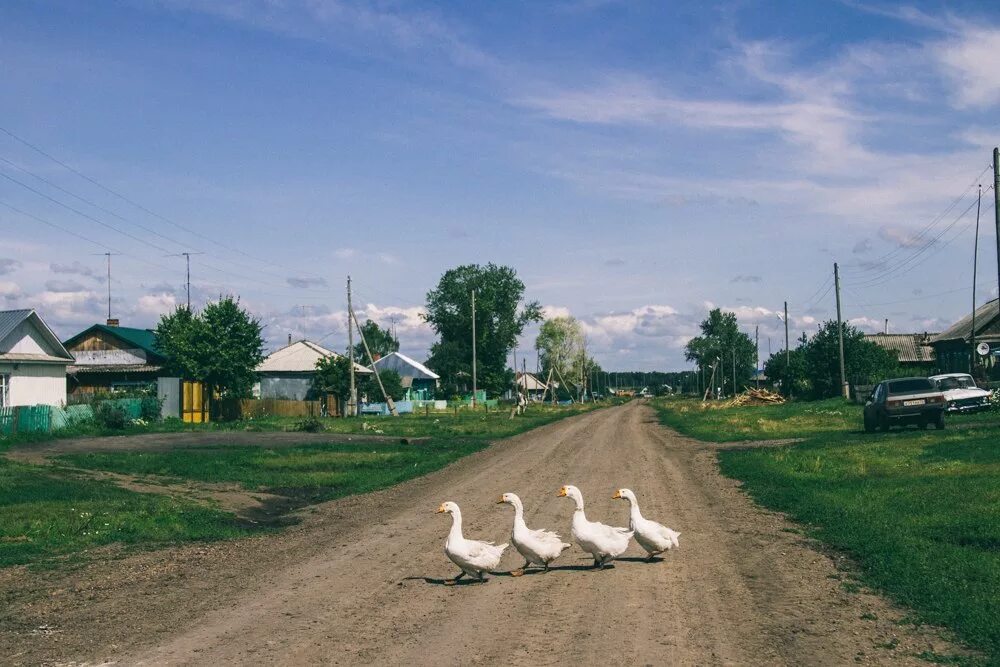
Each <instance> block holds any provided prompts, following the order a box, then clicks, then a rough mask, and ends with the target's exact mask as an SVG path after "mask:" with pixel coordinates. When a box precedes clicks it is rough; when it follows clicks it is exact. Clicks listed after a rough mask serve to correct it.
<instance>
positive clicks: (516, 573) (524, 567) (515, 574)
mask: <svg viewBox="0 0 1000 667" xmlns="http://www.w3.org/2000/svg"><path fill="white" fill-rule="evenodd" d="M529 567H531V563H530V562H529V561H528V559H527V558H526V559H524V565H522V566H521V567H519V568H518V569H516V570H514V571H513V572H511V573H510V576H512V577H520V576H521V575H522V574H524V571H525V570H527V569H528V568H529Z"/></svg>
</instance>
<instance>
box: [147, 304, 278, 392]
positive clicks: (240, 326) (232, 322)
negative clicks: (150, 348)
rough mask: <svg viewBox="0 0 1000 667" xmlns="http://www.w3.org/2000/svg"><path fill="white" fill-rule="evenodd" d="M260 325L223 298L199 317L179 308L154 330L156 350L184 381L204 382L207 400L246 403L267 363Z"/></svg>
mask: <svg viewBox="0 0 1000 667" xmlns="http://www.w3.org/2000/svg"><path fill="white" fill-rule="evenodd" d="M260 334H261V325H260V322H259V321H258V320H257V319H256V318H254V317H253V316H251V315H250V314H249V313H248V312H247V311H245V310H243V309H242V308H241V307H240V304H239V300H238V299H234V298H233V297H225V298H221V299H219V301H216V302H214V303H209V304H208V305H206V306H205V308H204V309H203V310H202V311H201V312H200V313H192V312H189V311H188V309H187V308H178V309H177V310H176V311H174V312H173V313H171V314H170V315H164V316H163V317H162V318H160V322H159V324H158V325H157V327H156V344H157V347H158V348H159V349H160V350H161V351H162V352H163V354H164V355H165V356H166V357H167V364H166V365H167V369H168V371H169V372H172V373H175V374H177V375H180V376H181V377H184V378H186V379H191V380H198V381H200V382H203V383H204V384H205V385H206V386H207V387H208V389H209V396H211V397H212V398H213V399H214V398H215V397H216V396H219V397H223V398H243V397H246V396H249V395H250V390H251V389H252V387H253V385H254V382H256V379H257V366H259V365H260V363H261V362H262V361H263V360H264V340H263V338H261V335H260Z"/></svg>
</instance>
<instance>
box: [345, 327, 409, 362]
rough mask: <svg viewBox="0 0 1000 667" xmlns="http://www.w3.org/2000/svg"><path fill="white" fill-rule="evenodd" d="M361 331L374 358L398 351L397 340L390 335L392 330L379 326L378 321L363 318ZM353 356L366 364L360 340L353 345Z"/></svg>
mask: <svg viewBox="0 0 1000 667" xmlns="http://www.w3.org/2000/svg"><path fill="white" fill-rule="evenodd" d="M361 331H362V333H364V335H365V340H366V341H368V349H370V350H371V352H372V356H373V357H374V358H376V359H378V358H380V357H384V356H386V355H387V354H392V353H393V352H398V351H399V340H398V339H397V338H396V337H394V336H393V335H392V331H390V330H389V329H383V328H382V327H380V326H379V325H378V322H374V321H372V320H365V323H364V324H362V325H361ZM354 358H355V359H356V360H358V361H359V362H360V363H362V364H365V365H367V364H368V355H367V354H365V345H364V343H362V342H361V341H358V342H357V343H356V344H355V345H354Z"/></svg>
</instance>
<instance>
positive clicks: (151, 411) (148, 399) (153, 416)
mask: <svg viewBox="0 0 1000 667" xmlns="http://www.w3.org/2000/svg"><path fill="white" fill-rule="evenodd" d="M162 407H163V401H162V400H160V399H159V398H158V397H157V396H143V398H142V403H140V404H139V417H140V419H142V420H143V421H146V422H156V421H160V410H161V409H162Z"/></svg>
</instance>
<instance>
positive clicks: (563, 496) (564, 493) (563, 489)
mask: <svg viewBox="0 0 1000 667" xmlns="http://www.w3.org/2000/svg"><path fill="white" fill-rule="evenodd" d="M556 497H557V498H565V497H566V487H565V486H564V487H563V488H561V489H559V494H558V495H557V496H556Z"/></svg>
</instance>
